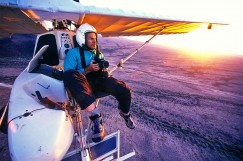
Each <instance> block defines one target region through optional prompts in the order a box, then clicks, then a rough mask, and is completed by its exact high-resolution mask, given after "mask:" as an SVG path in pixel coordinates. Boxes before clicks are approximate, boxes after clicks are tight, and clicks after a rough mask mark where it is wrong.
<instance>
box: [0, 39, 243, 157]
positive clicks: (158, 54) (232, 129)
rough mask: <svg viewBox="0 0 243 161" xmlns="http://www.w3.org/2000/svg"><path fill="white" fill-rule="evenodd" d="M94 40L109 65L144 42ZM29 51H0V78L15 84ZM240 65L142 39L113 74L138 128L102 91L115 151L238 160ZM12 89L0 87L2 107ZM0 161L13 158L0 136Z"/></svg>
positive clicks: (242, 123) (241, 148) (242, 137)
mask: <svg viewBox="0 0 243 161" xmlns="http://www.w3.org/2000/svg"><path fill="white" fill-rule="evenodd" d="M17 38H19V37H16V39H17ZM32 39H33V38H31V42H32V41H33V40H32ZM99 43H100V48H101V51H102V52H103V53H104V55H105V57H106V59H107V60H108V61H109V62H110V67H113V66H114V65H116V64H118V63H119V60H120V59H122V58H125V57H126V56H127V55H129V54H130V53H131V52H133V51H134V50H136V48H138V47H139V46H140V45H141V44H142V43H141V42H136V41H132V40H127V39H124V38H100V40H99ZM0 44H3V43H2V42H1V43H0ZM2 52H3V50H2ZM195 54H196V53H195ZM1 55H2V53H1V54H0V56H1ZM29 55H31V54H29ZM29 55H28V56H24V55H23V56H21V55H16V56H9V57H6V55H5V56H1V57H0V83H4V84H10V85H11V84H13V83H14V80H15V78H16V77H17V75H18V74H19V73H20V72H21V71H22V70H23V69H24V68H25V67H26V66H27V64H28V61H29V60H30V58H31V57H30V56H29ZM242 69H243V57H242V56H209V58H208V59H204V58H202V59H200V58H194V57H190V56H188V55H187V54H186V51H182V50H179V49H173V48H168V47H163V46H159V45H154V44H148V45H147V46H146V47H144V48H143V49H142V50H141V51H139V52H138V53H137V54H136V55H134V56H133V57H132V58H131V59H129V60H128V61H127V62H126V63H125V64H124V66H123V69H122V70H117V71H115V72H114V73H113V76H114V77H116V78H118V79H120V80H123V81H124V82H126V83H127V84H128V85H129V86H130V87H131V88H132V91H133V93H132V96H133V100H132V105H131V114H132V116H133V118H134V120H135V122H136V128H135V129H134V130H131V129H128V128H127V127H126V125H125V123H124V121H123V119H122V118H121V117H120V116H119V111H118V109H117V106H118V104H117V102H116V100H115V99H114V98H113V97H111V96H107V97H105V98H102V99H101V101H100V105H99V108H100V111H101V112H102V114H103V115H104V121H105V129H106V132H107V133H108V134H109V133H112V132H115V131H117V130H120V132H121V155H124V154H125V153H128V152H130V151H132V150H133V149H134V151H135V152H136V155H135V156H134V157H132V158H131V159H129V160H131V161H152V160H154V161H189V160H190V161H216V160H220V161H241V160H243V71H242ZM10 91H11V89H10V88H8V87H4V86H0V108H1V107H3V106H4V105H6V104H7V102H8V99H9V96H10ZM0 158H1V159H0V160H2V161H10V160H11V159H10V156H9V151H8V142H7V135H5V134H3V133H0Z"/></svg>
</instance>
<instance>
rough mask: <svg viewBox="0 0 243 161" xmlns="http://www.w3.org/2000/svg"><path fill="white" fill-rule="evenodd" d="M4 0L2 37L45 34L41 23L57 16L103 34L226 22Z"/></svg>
mask: <svg viewBox="0 0 243 161" xmlns="http://www.w3.org/2000/svg"><path fill="white" fill-rule="evenodd" d="M3 1H4V3H3V2H2V3H1V2H0V7H1V6H2V7H1V8H0V9H1V11H0V13H1V20H2V22H3V23H1V27H0V31H1V35H0V36H4V35H6V34H9V33H41V32H44V31H45V28H44V27H43V26H42V25H40V24H39V23H40V22H43V21H44V20H53V19H57V20H64V19H68V20H71V21H74V22H76V23H77V24H81V23H85V22H87V23H89V24H91V25H93V26H94V27H95V28H96V29H97V31H98V33H100V34H101V35H102V36H139V35H154V34H155V33H156V32H158V31H159V30H161V29H162V28H164V27H165V29H164V30H163V32H162V33H161V34H180V33H187V32H190V31H192V30H194V29H197V28H200V27H202V26H203V25H205V24H209V23H210V24H213V25H222V23H221V22H214V21H212V20H211V19H207V18H204V19H202V18H201V20H197V19H195V18H192V17H173V18H171V17H169V16H168V13H163V14H159V15H158V14H155V13H150V12H149V13H148V12H141V11H140V12H139V11H135V10H127V9H125V8H112V7H111V6H107V7H100V6H95V5H90V4H85V3H78V2H75V1H72V0H42V1H38V0H33V1H30V2H28V4H26V1H25V0H18V1H15V3H13V2H9V1H10V0H3ZM6 1H7V2H6ZM12 1H14V0H12ZM84 2H85V1H84ZM12 7H15V8H12ZM18 8H19V9H21V10H19V9H18ZM21 11H22V12H21ZM23 12H24V13H25V14H23ZM35 22H38V23H35Z"/></svg>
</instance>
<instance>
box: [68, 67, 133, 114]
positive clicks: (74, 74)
mask: <svg viewBox="0 0 243 161" xmlns="http://www.w3.org/2000/svg"><path fill="white" fill-rule="evenodd" d="M63 81H64V84H65V87H66V88H67V89H68V90H69V91H70V92H71V94H72V96H73V97H74V98H75V100H76V101H77V102H78V104H79V105H80V107H81V109H82V110H84V109H86V108H87V107H88V106H90V105H91V104H92V103H93V102H95V100H96V97H95V94H94V93H97V92H105V93H107V94H108V95H112V96H114V97H115V98H116V99H117V101H118V103H119V109H120V110H121V111H122V112H124V113H128V112H129V111H130V105H131V92H132V91H131V89H130V88H129V87H128V86H127V85H126V84H125V83H124V82H123V81H120V80H117V79H115V78H113V77H108V78H96V79H87V78H86V76H85V75H83V74H82V73H80V72H78V71H76V70H68V71H66V72H64V74H63Z"/></svg>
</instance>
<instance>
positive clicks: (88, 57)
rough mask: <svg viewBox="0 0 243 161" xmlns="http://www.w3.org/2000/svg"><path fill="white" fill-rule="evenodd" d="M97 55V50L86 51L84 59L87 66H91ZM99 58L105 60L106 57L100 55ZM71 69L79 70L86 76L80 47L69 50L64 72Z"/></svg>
mask: <svg viewBox="0 0 243 161" xmlns="http://www.w3.org/2000/svg"><path fill="white" fill-rule="evenodd" d="M95 54H96V50H92V51H87V50H84V58H85V63H86V65H87V66H89V65H90V63H91V61H92V60H94V58H95ZM99 58H100V59H104V55H103V54H100V55H99ZM70 69H73V70H77V71H79V72H81V73H83V74H84V75H85V72H84V68H82V64H81V57H80V53H79V48H78V47H77V48H73V49H71V50H69V51H68V53H67V55H66V58H65V60H64V72H65V71H67V70H70Z"/></svg>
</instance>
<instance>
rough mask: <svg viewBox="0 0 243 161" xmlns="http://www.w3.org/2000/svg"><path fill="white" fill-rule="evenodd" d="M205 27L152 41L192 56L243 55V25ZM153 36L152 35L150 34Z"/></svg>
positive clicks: (159, 37) (163, 36)
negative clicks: (209, 28)
mask: <svg viewBox="0 0 243 161" xmlns="http://www.w3.org/2000/svg"><path fill="white" fill-rule="evenodd" d="M206 28H207V27H206V26H205V27H203V28H202V29H198V30H195V31H192V32H190V33H187V34H178V35H161V36H157V37H155V38H154V39H153V40H152V41H151V43H154V44H159V45H162V46H167V47H171V48H174V49H176V50H180V51H183V52H182V53H185V54H187V55H189V56H192V57H198V58H200V59H202V58H205V59H206V58H208V57H212V56H222V55H224V56H225V55H228V56H229V55H243V25H226V26H217V27H212V29H211V30H208V29H206ZM150 37H151V36H150ZM129 39H133V40H139V41H144V42H145V41H146V40H148V39H149V37H147V36H146V37H140V38H139V37H135V38H132V37H130V38H129Z"/></svg>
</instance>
